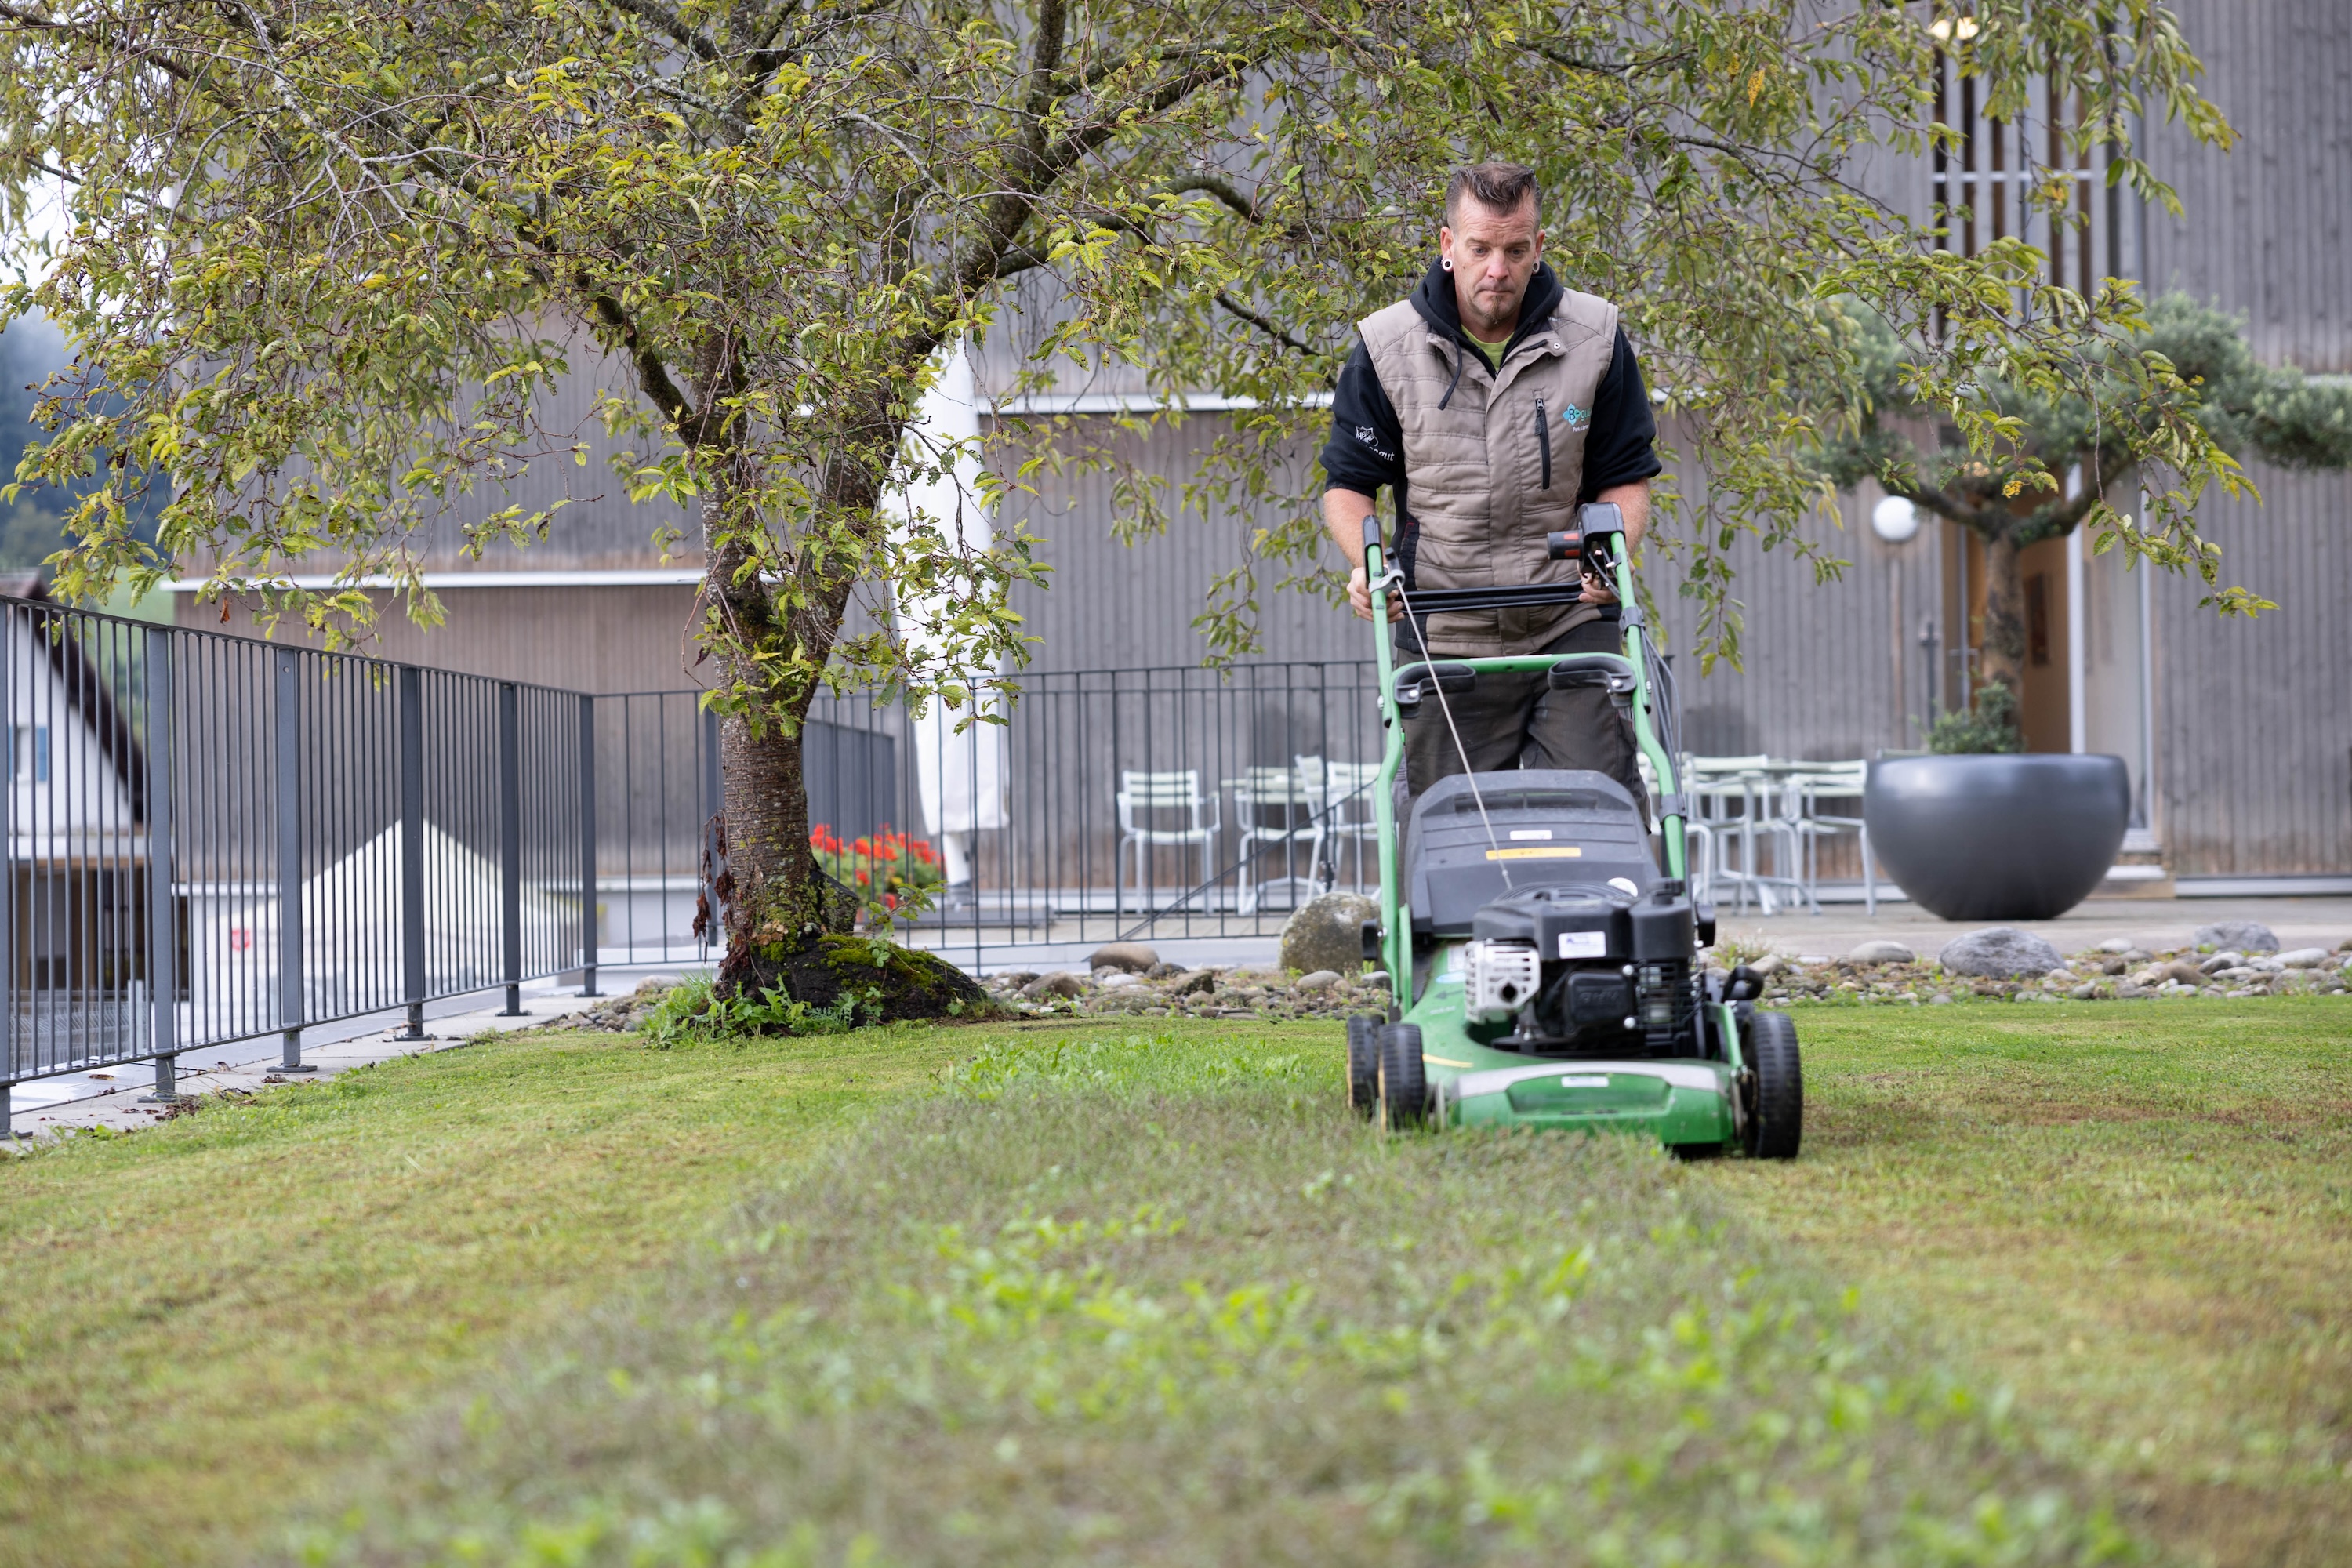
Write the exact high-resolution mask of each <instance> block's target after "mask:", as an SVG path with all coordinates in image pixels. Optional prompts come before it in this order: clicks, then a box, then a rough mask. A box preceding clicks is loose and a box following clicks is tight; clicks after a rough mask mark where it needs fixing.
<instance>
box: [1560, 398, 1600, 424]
mask: <svg viewBox="0 0 2352 1568" xmlns="http://www.w3.org/2000/svg"><path fill="white" fill-rule="evenodd" d="M1559 416H1560V419H1561V421H1562V422H1563V423H1564V424H1566V425H1567V426H1568V427H1569V428H1570V429H1571V430H1583V429H1587V428H1589V427H1590V426H1591V424H1592V411H1591V409H1589V408H1579V407H1578V406H1577V405H1575V404H1573V403H1571V404H1570V405H1568V406H1567V407H1565V408H1563V409H1561V410H1560V411H1559Z"/></svg>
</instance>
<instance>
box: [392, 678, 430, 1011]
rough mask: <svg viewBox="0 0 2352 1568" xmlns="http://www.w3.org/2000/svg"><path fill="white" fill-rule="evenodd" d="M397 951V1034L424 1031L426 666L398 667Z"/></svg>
mask: <svg viewBox="0 0 2352 1568" xmlns="http://www.w3.org/2000/svg"><path fill="white" fill-rule="evenodd" d="M397 679H398V682H399V691H400V717H399V723H400V735H399V751H398V755H399V761H400V952H401V969H402V974H401V985H402V991H403V994H404V1000H405V1001H406V1002H407V1004H408V1027H407V1029H406V1030H405V1031H404V1033H403V1034H402V1035H401V1036H400V1038H401V1039H404V1040H421V1039H424V1038H425V671H424V670H422V669H421V668H417V667H416V666H415V665H413V664H404V665H402V666H401V667H400V673H399V676H398V678H397Z"/></svg>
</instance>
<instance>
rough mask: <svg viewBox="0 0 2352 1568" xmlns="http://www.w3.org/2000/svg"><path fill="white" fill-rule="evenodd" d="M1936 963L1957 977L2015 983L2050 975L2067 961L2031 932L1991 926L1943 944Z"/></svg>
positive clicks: (2009, 927)
mask: <svg viewBox="0 0 2352 1568" xmlns="http://www.w3.org/2000/svg"><path fill="white" fill-rule="evenodd" d="M1937 962H1938V963H1941V964H1943V966H1944V967H1945V968H1946V969H1948V970H1950V971H1951V972H1952V973H1955V974H1974V975H1979V976H1980V977H1982V978H1984V979H1987V980H2013V979H2016V978H2017V977H2018V976H2020V975H2024V974H2047V973H2050V972H2051V971H2052V970H2053V969H2056V968H2058V967H2060V966H2061V965H2062V964H2063V963H2064V962H2065V960H2063V958H2061V957H2060V956H2059V953H2058V950H2057V949H2056V948H2054V947H2053V946H2051V945H2050V944H2049V943H2048V942H2044V941H2042V939H2041V938H2040V937H2038V936H2035V935H2034V934H2033V933H2032V931H2018V930H2016V929H2015V928H2014V927H2011V926H1989V927H1987V928H1986V929H1985V930H1983V931H1970V932H1969V934H1968V935H1966V936H1963V937H1956V938H1954V939H1953V940H1952V941H1950V942H1946V943H1945V944H1944V951H1943V952H1940V953H1938V954H1937Z"/></svg>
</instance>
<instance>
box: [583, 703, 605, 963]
mask: <svg viewBox="0 0 2352 1568" xmlns="http://www.w3.org/2000/svg"><path fill="white" fill-rule="evenodd" d="M580 974H581V980H580V994H582V995H583V996H601V995H603V994H604V993H603V992H601V991H599V990H597V989H596V700H595V699H594V698H593V697H587V696H583V697H582V698H581V699H580Z"/></svg>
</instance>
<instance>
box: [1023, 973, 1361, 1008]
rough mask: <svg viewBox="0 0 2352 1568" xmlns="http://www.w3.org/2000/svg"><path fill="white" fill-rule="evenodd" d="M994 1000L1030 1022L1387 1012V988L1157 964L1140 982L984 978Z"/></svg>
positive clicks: (1334, 976)
mask: <svg viewBox="0 0 2352 1568" xmlns="http://www.w3.org/2000/svg"><path fill="white" fill-rule="evenodd" d="M981 985H982V988H983V989H985V990H986V991H987V993H988V994H989V995H990V996H992V997H993V998H994V999H995V1000H997V1001H998V1002H1001V1003H1003V1005H1005V1006H1007V1007H1009V1008H1011V1009H1012V1010H1013V1011H1014V1012H1016V1013H1019V1014H1021V1015H1022V1016H1026V1017H1039V1018H1042V1017H1068V1016H1086V1017H1103V1016H1111V1015H1114V1014H1126V1015H1136V1016H1148V1017H1157V1018H1169V1017H1174V1018H1345V1017H1346V1016H1349V1014H1350V1013H1368V1012H1377V1011H1379V1010H1380V1009H1381V1008H1382V1007H1384V1006H1386V1005H1387V1004H1388V994H1387V985H1388V981H1387V979H1386V977H1385V976H1382V977H1381V979H1379V981H1378V982H1377V983H1375V982H1374V980H1373V978H1372V976H1371V975H1370V974H1366V973H1348V974H1342V973H1335V972H1333V971H1330V970H1321V971H1318V972H1317V973H1314V974H1311V975H1299V974H1292V973H1285V972H1282V971H1279V970H1272V969H1248V968H1239V969H1180V968H1178V967H1177V966H1176V965H1174V964H1171V963H1159V964H1154V965H1153V966H1152V967H1151V968H1150V970H1149V971H1147V972H1145V973H1142V974H1130V973H1123V972H1120V971H1118V970H1114V969H1111V968H1109V967H1108V966H1106V967H1104V968H1101V969H1097V971H1096V972H1095V973H1092V974H1085V973H1079V972H1077V971H1076V970H1064V971H1059V972H1055V973H1045V974H1037V973H1030V972H1026V971H1020V970H1015V971H1013V972H1011V973H1002V974H990V975H984V976H982V979H981Z"/></svg>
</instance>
